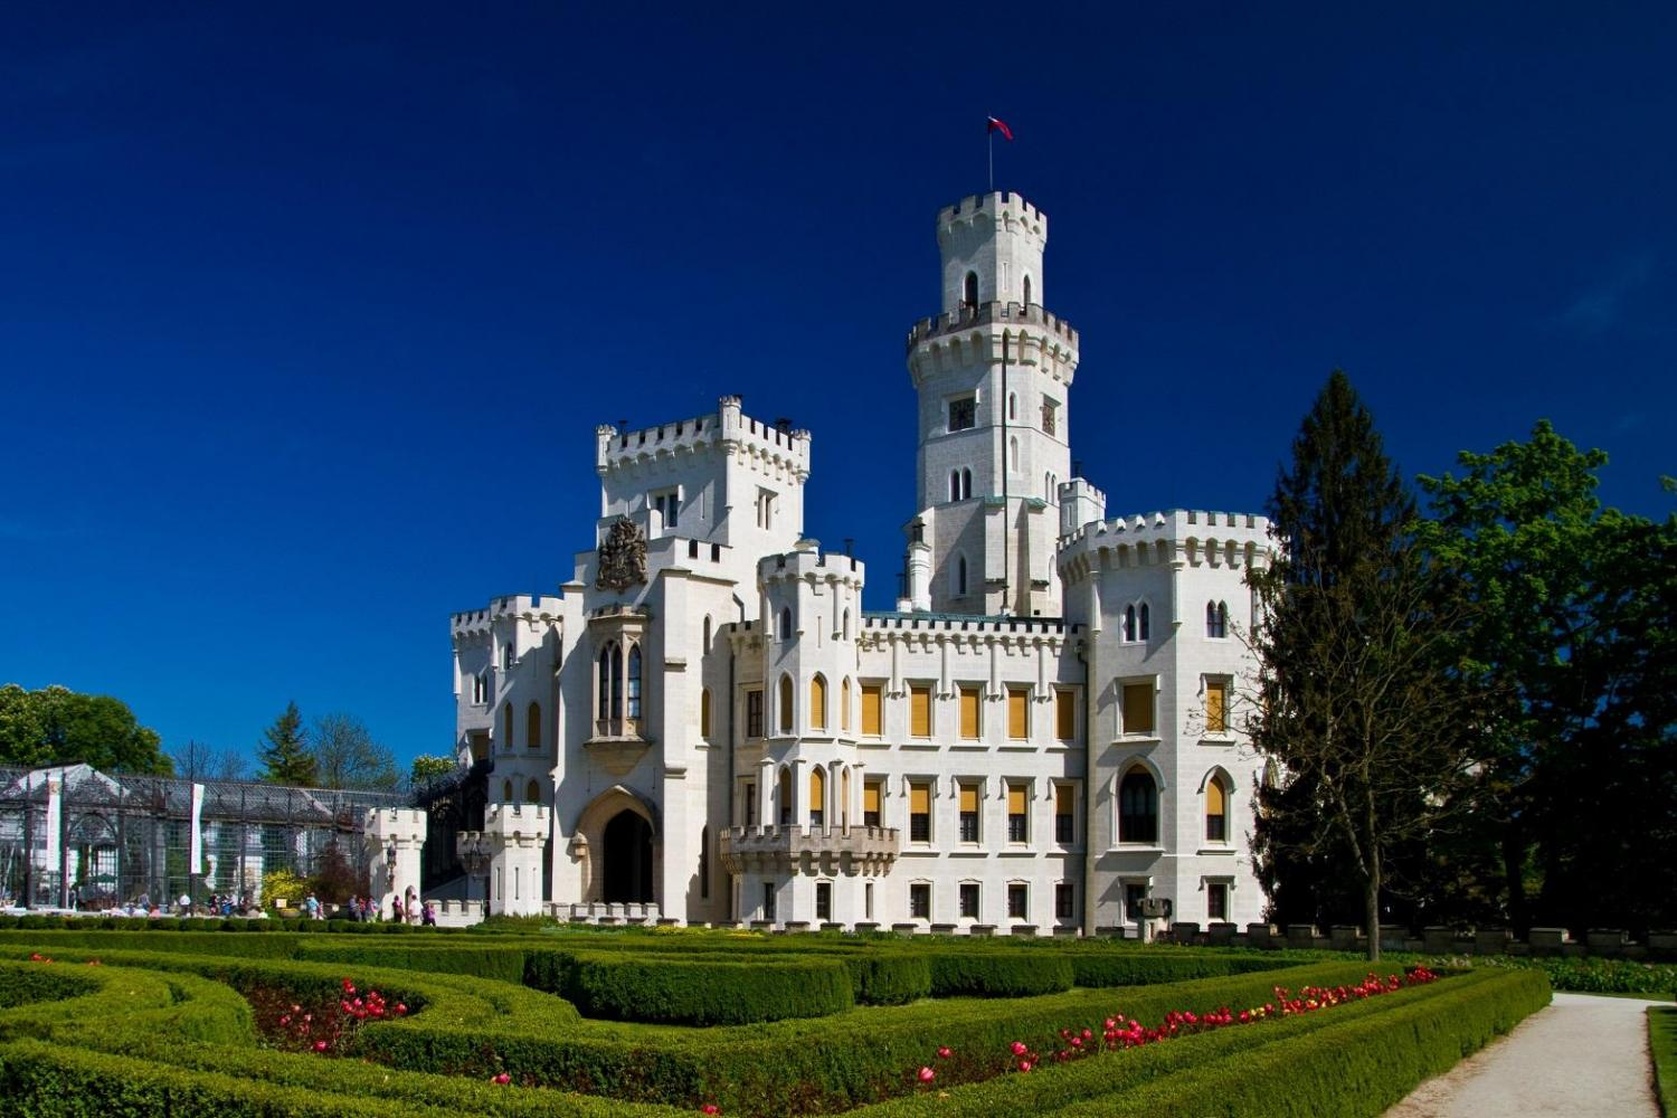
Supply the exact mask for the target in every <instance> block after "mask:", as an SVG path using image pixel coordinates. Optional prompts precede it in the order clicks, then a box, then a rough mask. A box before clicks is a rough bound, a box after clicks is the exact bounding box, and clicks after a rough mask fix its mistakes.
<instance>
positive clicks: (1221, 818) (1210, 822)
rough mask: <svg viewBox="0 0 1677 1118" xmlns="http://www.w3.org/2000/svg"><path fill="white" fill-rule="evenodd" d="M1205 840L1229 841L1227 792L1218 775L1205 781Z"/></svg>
mask: <svg viewBox="0 0 1677 1118" xmlns="http://www.w3.org/2000/svg"><path fill="white" fill-rule="evenodd" d="M1205 841H1206V842H1228V841H1229V792H1228V789H1227V788H1225V787H1224V786H1223V778H1222V777H1220V776H1213V777H1212V778H1211V779H1210V780H1208V781H1206V782H1205Z"/></svg>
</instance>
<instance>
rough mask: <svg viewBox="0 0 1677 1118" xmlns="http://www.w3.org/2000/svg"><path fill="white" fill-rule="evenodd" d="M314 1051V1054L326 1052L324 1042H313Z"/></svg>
mask: <svg viewBox="0 0 1677 1118" xmlns="http://www.w3.org/2000/svg"><path fill="white" fill-rule="evenodd" d="M314 1050H315V1051H316V1052H324V1051H326V1042H325V1041H324V1040H317V1041H315V1042H314Z"/></svg>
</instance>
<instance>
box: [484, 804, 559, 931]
mask: <svg viewBox="0 0 1677 1118" xmlns="http://www.w3.org/2000/svg"><path fill="white" fill-rule="evenodd" d="M552 822H553V816H552V813H551V812H550V811H548V809H547V808H545V807H543V806H541V805H540V804H493V805H491V806H490V808H489V811H488V813H487V814H486V815H485V816H484V820H483V833H484V835H485V837H487V838H488V839H489V841H490V843H491V846H492V848H493V850H494V853H493V854H492V855H490V859H489V877H490V880H492V881H494V882H495V888H494V889H493V890H492V892H491V894H490V905H489V912H490V914H491V915H493V914H496V913H503V914H505V915H508V916H540V915H541V912H542V901H543V896H542V894H543V893H544V891H545V883H544V882H543V881H542V848H543V847H545V846H546V845H547V837H548V831H549V829H550V828H551V825H552Z"/></svg>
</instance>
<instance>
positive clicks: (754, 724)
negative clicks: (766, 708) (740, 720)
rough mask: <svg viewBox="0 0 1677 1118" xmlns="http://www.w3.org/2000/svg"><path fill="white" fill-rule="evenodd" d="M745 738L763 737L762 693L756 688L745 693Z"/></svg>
mask: <svg viewBox="0 0 1677 1118" xmlns="http://www.w3.org/2000/svg"><path fill="white" fill-rule="evenodd" d="M745 736H746V737H748V738H760V737H762V736H763V692H762V689H761V688H756V689H753V690H750V691H747V692H746V693H745Z"/></svg>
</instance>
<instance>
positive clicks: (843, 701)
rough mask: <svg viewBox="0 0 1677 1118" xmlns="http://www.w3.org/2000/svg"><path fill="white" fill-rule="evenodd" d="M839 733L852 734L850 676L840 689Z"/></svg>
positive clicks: (846, 618)
mask: <svg viewBox="0 0 1677 1118" xmlns="http://www.w3.org/2000/svg"><path fill="white" fill-rule="evenodd" d="M849 620H850V615H849V614H846V615H845V621H846V623H847V624H848V622H849ZM839 732H840V733H842V734H848V733H849V732H850V677H849V676H845V677H844V683H843V685H841V686H840V687H839Z"/></svg>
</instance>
